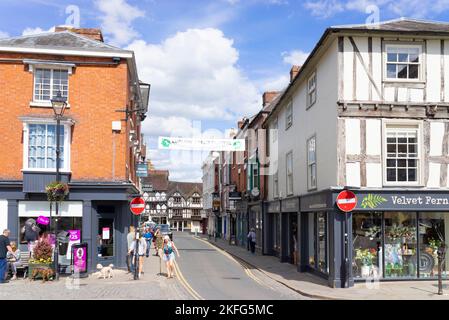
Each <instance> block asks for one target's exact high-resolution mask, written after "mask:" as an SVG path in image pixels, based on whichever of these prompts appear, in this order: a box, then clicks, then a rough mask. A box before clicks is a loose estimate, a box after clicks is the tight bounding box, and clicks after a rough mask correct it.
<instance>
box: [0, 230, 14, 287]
mask: <svg viewBox="0 0 449 320" xmlns="http://www.w3.org/2000/svg"><path fill="white" fill-rule="evenodd" d="M8 237H9V230H8V229H5V230H3V234H2V235H0V283H7V282H8V281H6V279H5V278H6V269H7V265H8V262H7V260H6V255H7V253H8V252H11V253H13V251H12V248H11V243H10V241H9V238H8Z"/></svg>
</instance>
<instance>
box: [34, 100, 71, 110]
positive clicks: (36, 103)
mask: <svg viewBox="0 0 449 320" xmlns="http://www.w3.org/2000/svg"><path fill="white" fill-rule="evenodd" d="M30 107H35V108H36V107H37V108H53V106H52V105H51V101H30ZM66 108H67V109H70V104H67V106H66Z"/></svg>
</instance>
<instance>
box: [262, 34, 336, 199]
mask: <svg viewBox="0 0 449 320" xmlns="http://www.w3.org/2000/svg"><path fill="white" fill-rule="evenodd" d="M315 70H316V75H317V101H316V102H315V104H314V105H313V106H312V107H310V108H308V109H307V107H306V101H307V99H306V80H305V81H303V82H302V83H300V84H299V85H298V87H297V88H296V90H295V91H294V93H293V94H292V96H291V99H292V101H293V124H292V126H291V127H290V128H289V129H288V130H285V120H286V119H285V107H286V104H285V105H284V106H283V107H282V108H280V109H279V112H278V113H277V115H274V116H277V119H278V146H277V147H278V156H277V164H278V181H279V196H280V197H283V198H285V197H286V196H287V192H286V189H287V179H286V155H287V153H288V152H290V151H293V176H294V183H293V194H294V195H301V194H305V193H308V192H309V190H308V189H307V140H308V139H309V138H310V137H312V136H313V135H315V136H316V141H317V144H316V154H317V185H318V186H317V189H318V190H322V189H326V188H329V187H330V186H335V185H336V184H337V136H336V132H337V99H338V48H337V40H335V41H334V42H333V43H332V44H331V45H330V47H329V48H328V50H327V52H326V53H325V54H324V55H323V56H322V57H321V59H320V60H319V61H318V63H317V64H316V69H315ZM311 71H312V70H311ZM309 74H311V72H310V73H309ZM272 156H273V157H274V155H273V154H272V153H271V152H270V162H273V160H274V158H271V157H272ZM272 189H273V179H272V176H271V177H269V178H268V190H269V199H270V200H271V199H272V196H273V193H272Z"/></svg>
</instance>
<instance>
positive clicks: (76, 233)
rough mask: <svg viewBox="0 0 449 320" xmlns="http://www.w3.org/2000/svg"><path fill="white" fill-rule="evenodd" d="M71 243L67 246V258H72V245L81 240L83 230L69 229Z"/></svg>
mask: <svg viewBox="0 0 449 320" xmlns="http://www.w3.org/2000/svg"><path fill="white" fill-rule="evenodd" d="M67 232H68V233H69V245H68V247H67V259H71V258H72V246H73V245H75V244H78V243H80V242H81V230H68V231H67Z"/></svg>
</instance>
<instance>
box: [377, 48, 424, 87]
mask: <svg viewBox="0 0 449 320" xmlns="http://www.w3.org/2000/svg"><path fill="white" fill-rule="evenodd" d="M421 52H422V46H421V45H386V73H385V74H386V79H387V80H399V81H401V80H414V81H417V80H419V79H420V77H421V60H422V59H421Z"/></svg>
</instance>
